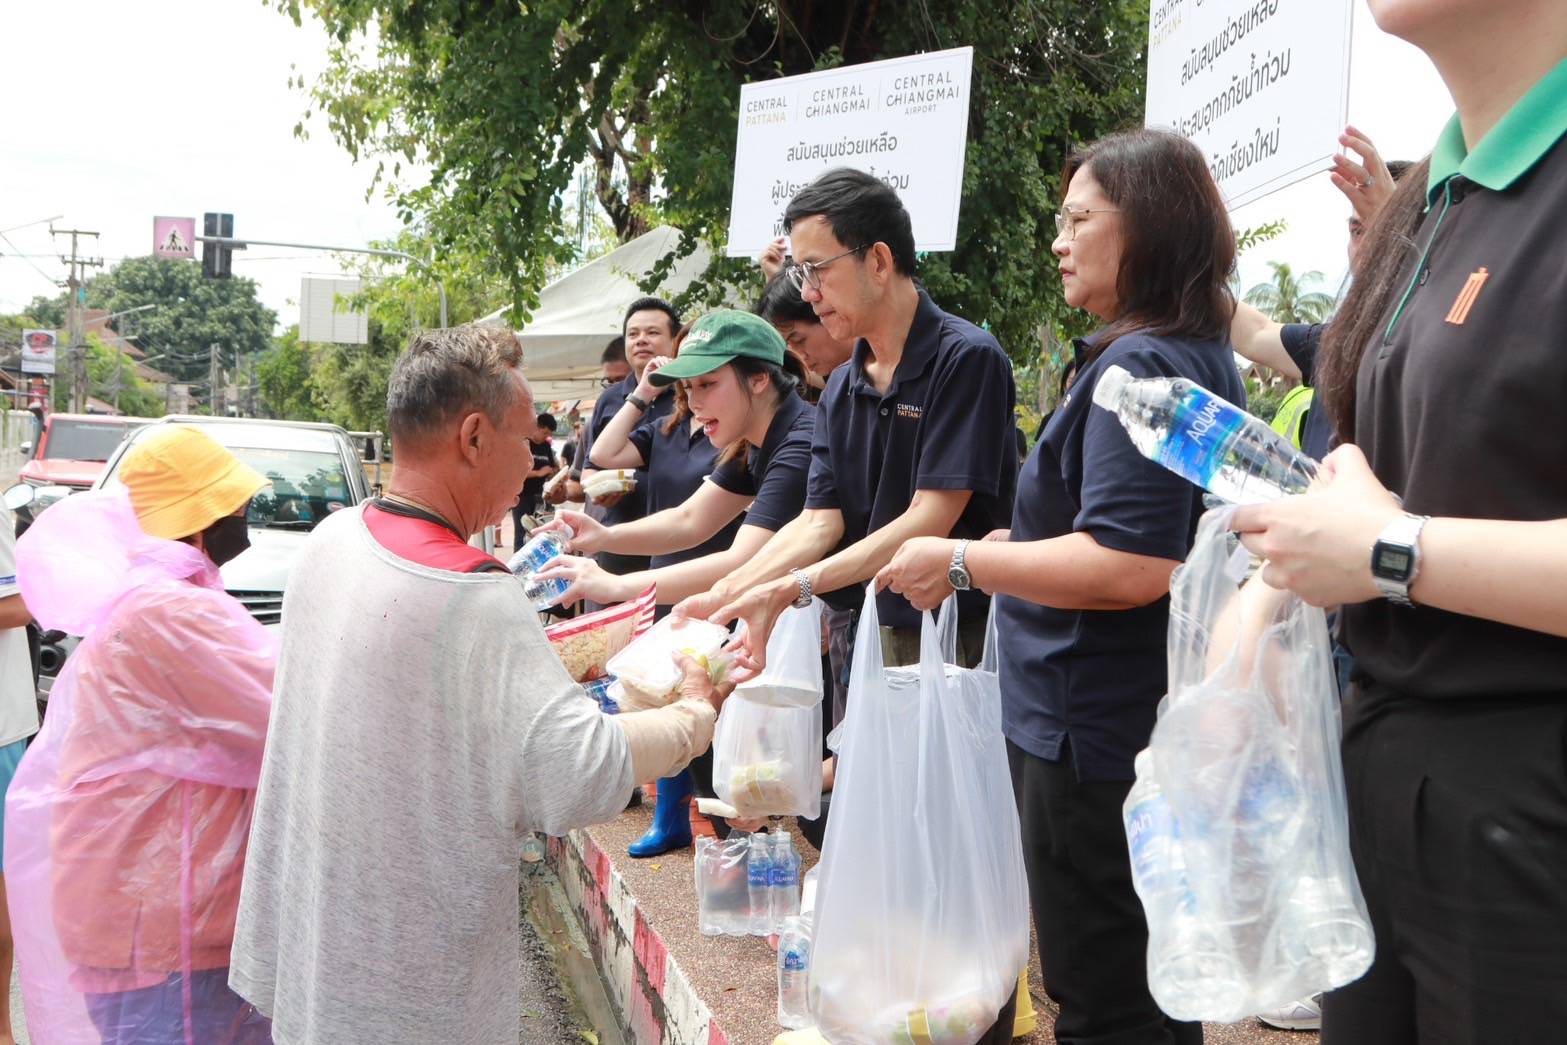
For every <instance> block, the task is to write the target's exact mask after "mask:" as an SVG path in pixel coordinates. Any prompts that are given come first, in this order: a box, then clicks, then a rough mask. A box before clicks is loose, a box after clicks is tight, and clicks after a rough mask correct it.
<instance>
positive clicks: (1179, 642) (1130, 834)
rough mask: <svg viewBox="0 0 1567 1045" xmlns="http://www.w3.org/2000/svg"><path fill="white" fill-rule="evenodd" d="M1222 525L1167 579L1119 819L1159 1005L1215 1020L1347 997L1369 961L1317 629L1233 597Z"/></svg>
mask: <svg viewBox="0 0 1567 1045" xmlns="http://www.w3.org/2000/svg"><path fill="white" fill-rule="evenodd" d="M1232 511H1233V509H1219V510H1215V511H1211V512H1209V513H1208V514H1206V515H1205V516H1203V519H1202V523H1201V525H1200V526H1199V528H1198V532H1197V541H1196V544H1195V545H1194V547H1193V549H1192V553H1191V555H1190V557H1189V558H1188V559H1187V561H1186V563H1185V565H1183V566H1181V567H1180V568H1179V569H1177V570H1176V572H1175V575H1174V576H1173V578H1172V579H1171V590H1170V594H1171V605H1170V638H1169V653H1170V679H1169V684H1170V691H1169V695H1168V696H1166V697H1165V699H1164V700H1163V701H1162V702H1161V703H1160V705H1159V719H1158V722H1157V724H1156V725H1155V726H1154V731H1153V737H1152V739H1151V740H1150V741H1149V745H1148V749H1147V750H1146V751H1144V752H1142V754H1140V755H1139V756H1138V759H1137V783H1136V784H1135V785H1134V786H1133V788H1132V791H1131V793H1130V794H1129V795H1128V797H1127V800H1126V807H1125V819H1126V828H1127V841H1128V844H1129V847H1130V849H1131V858H1132V869H1133V881H1134V884H1135V886H1136V888H1137V892H1138V895H1139V897H1141V899H1142V902H1143V908H1144V910H1145V911H1146V913H1147V916H1148V930H1149V942H1148V981H1149V986H1150V988H1151V989H1152V991H1153V996H1154V999H1155V1000H1156V1001H1158V1002H1159V1005H1160V1007H1161V1008H1163V1009H1164V1011H1165V1012H1167V1013H1168V1014H1170V1015H1171V1016H1173V1017H1176V1018H1177V1019H1185V1020H1213V1021H1218V1022H1231V1021H1233V1020H1237V1019H1240V1018H1242V1017H1244V1016H1246V1015H1248V1014H1250V1013H1254V1012H1262V1011H1266V1010H1268V1009H1275V1008H1278V1007H1280V1006H1281V1005H1285V1004H1287V1003H1289V1002H1291V1001H1294V1000H1296V999H1298V998H1303V997H1307V996H1309V995H1311V994H1313V993H1315V992H1317V991H1324V990H1330V989H1332V988H1334V987H1340V986H1343V985H1344V984H1346V983H1349V982H1351V981H1353V980H1355V979H1357V978H1359V977H1360V976H1361V975H1362V974H1363V973H1364V972H1365V971H1366V969H1367V968H1369V967H1370V965H1371V959H1372V956H1373V952H1374V941H1373V939H1372V933H1371V926H1370V922H1369V919H1368V918H1367V915H1366V909H1365V903H1364V900H1363V899H1362V897H1361V893H1360V885H1359V883H1358V881H1357V880H1356V878H1355V873H1354V866H1353V864H1352V863H1351V860H1350V853H1349V830H1348V818H1347V813H1346V806H1345V799H1344V779H1343V767H1342V765H1341V763H1340V760H1339V705H1338V693H1337V689H1336V686H1335V684H1334V674H1333V664H1332V649H1331V645H1330V643H1329V640H1328V632H1327V624H1326V621H1325V619H1324V616H1323V612H1322V610H1320V609H1316V608H1313V607H1311V606H1308V605H1306V604H1305V603H1304V602H1302V601H1301V600H1300V599H1299V598H1296V597H1295V596H1293V595H1290V594H1288V593H1285V592H1278V591H1275V590H1273V589H1270V588H1267V587H1265V586H1263V585H1261V583H1260V581H1257V582H1254V583H1253V584H1252V585H1250V586H1248V587H1246V588H1245V589H1244V592H1243V590H1242V588H1241V582H1242V579H1243V578H1244V577H1245V573H1246V562H1247V556H1246V553H1245V550H1244V549H1242V548H1239V547H1238V546H1237V545H1235V544H1234V543H1233V539H1232V538H1231V536H1230V533H1229V517H1230V514H1231V512H1232Z"/></svg>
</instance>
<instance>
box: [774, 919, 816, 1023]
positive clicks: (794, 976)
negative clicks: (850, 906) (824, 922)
mask: <svg viewBox="0 0 1567 1045" xmlns="http://www.w3.org/2000/svg"><path fill="white" fill-rule="evenodd" d="M778 933H779V935H778V1024H779V1026H781V1027H785V1028H787V1029H789V1030H799V1029H801V1028H802V1027H809V1026H812V1025H813V1024H814V1023H815V1020H813V1019H812V1018H811V1009H810V1005H809V1004H808V1003H807V992H806V981H807V979H809V977H810V972H811V920H810V919H809V918H802V917H799V916H798V915H797V916H795V917H793V918H785V919H784V923H783V925H782V926H780V927H779V929H778Z"/></svg>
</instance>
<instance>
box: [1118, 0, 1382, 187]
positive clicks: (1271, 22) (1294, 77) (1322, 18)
mask: <svg viewBox="0 0 1567 1045" xmlns="http://www.w3.org/2000/svg"><path fill="white" fill-rule="evenodd" d="M1351 4H1352V0H1151V7H1150V11H1149V21H1148V95H1147V97H1148V106H1147V114H1146V119H1145V121H1144V122H1145V123H1146V125H1147V126H1149V127H1165V128H1169V129H1172V130H1175V131H1177V132H1179V133H1180V134H1182V135H1184V136H1185V137H1187V138H1189V139H1191V141H1193V142H1194V143H1195V144H1196V145H1197V147H1198V148H1200V149H1201V150H1202V154H1203V157H1204V159H1206V160H1207V161H1208V169H1209V170H1211V171H1212V172H1213V177H1214V180H1215V181H1217V182H1218V183H1219V189H1220V191H1221V192H1223V193H1224V199H1225V202H1226V203H1228V204H1229V205H1230V206H1231V207H1232V208H1233V207H1239V206H1242V205H1243V204H1247V203H1250V202H1252V201H1253V200H1256V199H1259V198H1260V197H1262V196H1266V195H1267V194H1268V193H1270V192H1273V191H1275V190H1277V189H1282V188H1283V187H1284V186H1286V185H1289V184H1290V183H1292V182H1296V181H1299V180H1300V179H1302V178H1304V177H1307V176H1308V175H1311V174H1315V173H1316V172H1318V171H1324V170H1327V169H1328V168H1329V167H1330V166H1332V160H1333V154H1334V153H1335V152H1336V151H1337V150H1338V136H1339V134H1340V133H1342V131H1343V130H1344V123H1345V121H1346V119H1347V118H1348V115H1349V42H1350V23H1351V17H1352V8H1351Z"/></svg>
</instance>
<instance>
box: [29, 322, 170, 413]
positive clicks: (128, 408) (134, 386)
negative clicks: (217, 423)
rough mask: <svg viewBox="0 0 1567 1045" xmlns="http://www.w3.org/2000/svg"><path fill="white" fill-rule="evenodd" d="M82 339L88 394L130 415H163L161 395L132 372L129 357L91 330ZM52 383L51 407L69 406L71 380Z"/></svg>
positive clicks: (66, 407) (62, 408) (56, 408)
mask: <svg viewBox="0 0 1567 1045" xmlns="http://www.w3.org/2000/svg"><path fill="white" fill-rule="evenodd" d="M85 340H86V345H85V348H86V361H87V394H88V395H91V396H94V397H96V398H98V399H101V400H103V401H104V402H106V403H109V404H111V405H115V404H117V405H118V406H119V408H120V412H121V413H124V414H128V415H130V416H132V417H162V416H163V406H164V404H163V398H162V397H161V396H159V395H158V393H157V392H155V391H153V388H152V386H151V385H150V384H148V383H147V382H145V381H143V380H142V379H141V378H140V377H138V376H137V375H136V361H135V360H134V359H133V358H131V357H130V356H128V355H125V354H124V353H123V352H121V351H119V350H118V349H117V348H115V346H113V345H109V344H106V343H105V342H104V340H103V339H102V338H100V337H99V336H98V334H97V333H96V332H94V331H89V332H88V334H87V337H86V339H85ZM53 385H54V393H53V398H54V404H53V407H54V409H55V410H69V409H70V408H71V403H70V400H71V383H70V382H69V381H64V380H56V381H54V382H53Z"/></svg>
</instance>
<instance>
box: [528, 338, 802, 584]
mask: <svg viewBox="0 0 1567 1045" xmlns="http://www.w3.org/2000/svg"><path fill="white" fill-rule="evenodd" d="M657 362H658V361H656V360H655V361H654V363H650V364H648V371H649V374H650V377H649V378H648V380H649V381H650V383H651V384H653V385H659V386H663V387H665V388H668V387H670V386H671V385H673V384H674V383H675V382H676V381H679V382H681V383H682V385H683V389H684V392H685V396H686V400H687V402H688V404H689V409H690V418H691V421H692V422H693V423H694V424H695V425H697V426H698V430H699V431H700V432H702V433H703V434H704V435H705V436H706V438H707V439H708V440H709V441H710V443H711V445H712V446H713V447H715V448H717V451H718V458H717V463H716V466H715V467H713V468H712V470H711V473H710V474H708V475H707V476H706V477H705V478H704V479H703V481H702V482H701V484H700V486H699V487H698V488H697V490H696V492H694V493H693V494H691V495H690V496H689V497H687V498H686V499H685V500H684V501H682V502H681V503H679V504H677V505H675V506H673V507H669V508H665V509H663V510H661V511H657V512H655V513H653V514H651V515H649V516H647V517H646V518H643V519H638V520H636V521H635V522H629V523H621V524H620V525H617V526H604V525H602V524H601V523H599V522H597V521H596V520H594V519H591V518H589V517H588V516H587V515H584V514H582V513H581V512H570V511H566V512H560V513H559V514H558V515H557V517H556V518H557V520H559V521H558V522H556V523H551V524H548V525H546V526H545V527H543V529H550V528H552V527H558V526H559V525H560V523H564V524H566V525H568V526H570V527H571V530H572V532H573V533H574V534H575V536H574V537H573V538H572V539H571V540H570V541H569V542H568V543H569V546H570V548H571V550H572V551H573V552H574V553H576V555H578V556H587V555H592V554H594V553H595V552H600V551H612V552H619V553H621V554H626V555H651V556H655V557H662V556H666V555H670V554H672V553H677V552H680V551H683V550H685V549H688V548H692V547H696V546H698V545H702V544H704V543H705V542H707V541H709V540H710V539H711V538H712V537H713V536H714V535H715V534H717V533H719V532H720V531H722V530H723V529H724V528H725V527H726V526H728V525H730V524H732V523H735V522H737V521H739V522H740V523H741V525H740V527H739V532H738V533H737V534H736V536H735V538H734V540H733V541H732V542H731V543H730V544H729V545H728V546H727V548H725V549H724V550H721V551H715V552H713V553H711V554H708V555H704V556H702V557H701V558H695V559H691V560H689V561H684V562H680V563H678V564H675V565H655V568H652V569H649V570H646V571H642V572H638V573H630V574H624V575H620V576H617V575H615V574H612V573H607V572H606V571H604V570H603V569H601V568H599V566H598V565H597V564H596V563H594V562H593V561H592V560H591V559H587V558H577V557H575V556H571V555H567V556H562V557H561V558H559V559H557V560H556V561H555V562H554V563H552V564H551V565H550V566H549V567H548V568H547V572H546V573H545V576H553V577H563V578H565V579H567V580H569V581H570V582H571V586H570V587H569V588H567V589H566V593H565V595H563V596H562V598H561V601H562V602H571V601H574V600H576V599H579V598H588V599H592V600H594V601H595V602H604V603H613V602H622V601H624V600H626V599H630V598H633V597H635V596H636V595H637V594H638V593H639V592H641V591H644V590H646V588H647V586H648V585H649V584H657V585H658V602H659V604H660V605H663V606H669V605H673V604H674V603H676V602H679V601H680V600H681V599H683V598H685V597H686V596H688V595H692V594H695V593H696V592H700V591H706V590H707V589H708V588H710V587H711V586H712V584H713V582H714V581H716V580H718V579H719V578H720V577H723V576H724V575H725V574H726V573H727V572H729V571H730V570H732V569H734V568H735V567H736V566H738V565H740V564H741V563H742V562H744V561H745V560H746V559H747V558H749V557H750V556H752V555H754V554H755V553H756V552H757V550H759V549H760V548H761V547H762V545H764V544H766V543H767V540H768V538H770V537H771V536H772V535H773V533H774V532H775V531H776V530H778V529H779V528H780V527H781V526H783V524H784V523H787V522H788V521H789V520H791V519H793V518H794V517H795V516H796V515H798V514H800V510H801V508H802V506H803V505H804V504H805V477H806V472H807V471H808V470H809V468H810V461H811V431H812V428H813V427H814V424H815V411H814V410H813V409H812V408H811V406H810V404H809V403H807V402H806V401H805V400H804V399H802V398H801V396H800V390H801V389H802V388H803V387H804V376H805V368H804V366H803V364H801V362H800V361H799V359H798V358H797V357H796V356H795V355H793V354H792V353H791V352H789V351H788V349H787V348H786V347H785V345H784V340H783V338H782V337H781V336H780V335H779V334H778V331H777V330H775V329H774V328H773V327H772V325H771V324H770V323H768V322H767V321H766V320H763V319H762V318H760V317H759V316H755V315H752V314H751V313H749V312H740V311H736V310H733V309H723V310H720V311H717V312H712V313H709V314H708V315H706V316H703V317H702V318H701V319H699V320H697V321H696V323H694V324H693V325H692V327H691V331H690V333H689V334H688V335H687V336H686V339H685V341H684V343H683V344H682V346H681V349H680V355H679V358H677V359H673V360H670V361H668V362H666V363H663V364H662V365H658V366H655V364H656V363H657ZM633 409H635V404H632V405H631V406H628V407H627V408H626V409H625V411H624V412H626V413H630V412H631V411H632V410H633ZM619 421H620V418H618V417H617V418H616V419H615V421H612V422H611V424H610V427H609V428H606V429H605V430H604V432H603V434H602V435H600V436H599V439H598V440H596V441H595V443H594V453H595V457H597V455H598V452H599V450H600V447H602V446H603V445H604V444H605V443H611V447H612V448H611V450H610V451H608V452H607V454H606V457H605V460H604V461H603V462H596V463H600V464H601V465H602V467H606V468H613V467H634V466H641V465H644V464H646V463H647V462H645V461H643V460H642V459H641V458H640V457H635V458H633V456H632V455H636V454H638V453H639V451H637V450H636V448H635V447H634V446H632V445H629V443H630V442H632V440H629V439H627V437H626V436H624V435H622V436H621V439H622V440H623V441H625V442H627V444H628V445H626V446H625V447H624V448H621V447H618V446H615V445H614V443H613V442H612V440H613V438H614V435H615V434H616V433H615V427H616V424H617V422H619ZM616 451H618V452H619V453H624V454H626V456H625V457H620V456H618V455H617V456H614V457H611V456H608V454H611V453H615V452H616ZM748 509H749V510H748ZM742 513H743V516H744V517H743V519H742ZM654 561H655V564H657V563H658V561H659V560H658V558H655V560H654Z"/></svg>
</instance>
